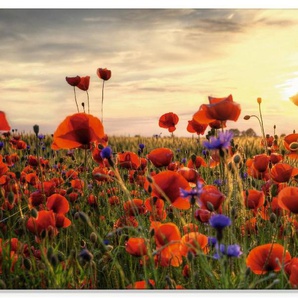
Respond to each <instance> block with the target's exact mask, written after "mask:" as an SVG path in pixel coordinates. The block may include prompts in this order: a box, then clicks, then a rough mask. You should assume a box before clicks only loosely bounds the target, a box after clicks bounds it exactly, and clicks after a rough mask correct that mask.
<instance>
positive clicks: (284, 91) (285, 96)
mask: <svg viewBox="0 0 298 298" xmlns="http://www.w3.org/2000/svg"><path fill="white" fill-rule="evenodd" d="M295 74H296V75H298V74H297V73H295ZM276 88H277V89H279V90H280V93H281V95H282V96H281V100H284V101H288V100H289V98H290V97H293V96H294V95H296V94H297V93H298V76H297V77H294V78H291V79H288V80H286V81H285V82H284V83H282V84H280V85H276Z"/></svg>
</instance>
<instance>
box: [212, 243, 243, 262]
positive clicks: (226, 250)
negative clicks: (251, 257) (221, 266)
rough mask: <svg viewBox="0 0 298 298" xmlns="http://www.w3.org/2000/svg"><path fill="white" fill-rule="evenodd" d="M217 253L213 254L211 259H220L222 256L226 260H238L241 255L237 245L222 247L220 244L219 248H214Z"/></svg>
mask: <svg viewBox="0 0 298 298" xmlns="http://www.w3.org/2000/svg"><path fill="white" fill-rule="evenodd" d="M216 250H217V253H215V254H214V256H213V258H214V259H217V260H218V259H220V257H221V256H222V255H225V256H227V257H228V258H232V257H234V258H238V257H239V256H241V255H242V253H243V252H242V251H241V248H240V246H239V245H238V244H232V245H228V246H226V245H224V244H220V246H219V247H218V245H217V247H216Z"/></svg>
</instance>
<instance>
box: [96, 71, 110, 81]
mask: <svg viewBox="0 0 298 298" xmlns="http://www.w3.org/2000/svg"><path fill="white" fill-rule="evenodd" d="M96 74H97V76H98V77H99V78H100V79H102V80H104V81H108V80H109V79H110V78H111V75H112V72H111V71H110V70H109V69H106V68H98V69H97V71H96Z"/></svg>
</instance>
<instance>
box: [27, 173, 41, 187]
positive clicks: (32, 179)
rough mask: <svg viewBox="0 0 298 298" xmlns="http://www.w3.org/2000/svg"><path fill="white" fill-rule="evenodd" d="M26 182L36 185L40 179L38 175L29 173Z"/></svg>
mask: <svg viewBox="0 0 298 298" xmlns="http://www.w3.org/2000/svg"><path fill="white" fill-rule="evenodd" d="M25 179H26V182H27V183H28V184H30V185H35V184H36V183H37V182H39V178H38V176H37V174H36V173H29V174H26V176H25Z"/></svg>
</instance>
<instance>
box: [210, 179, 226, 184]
mask: <svg viewBox="0 0 298 298" xmlns="http://www.w3.org/2000/svg"><path fill="white" fill-rule="evenodd" d="M224 183H225V181H224V180H221V179H215V180H214V181H213V184H214V185H216V186H222V185H223V184H224Z"/></svg>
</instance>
